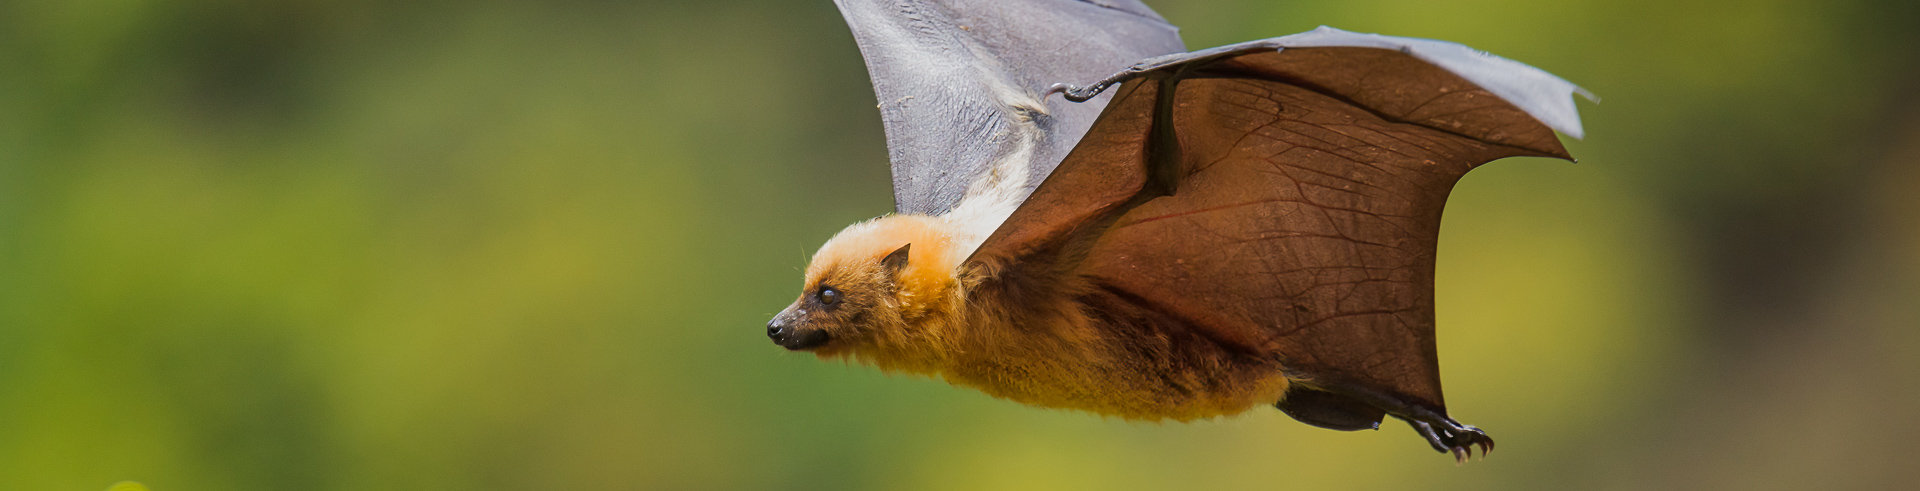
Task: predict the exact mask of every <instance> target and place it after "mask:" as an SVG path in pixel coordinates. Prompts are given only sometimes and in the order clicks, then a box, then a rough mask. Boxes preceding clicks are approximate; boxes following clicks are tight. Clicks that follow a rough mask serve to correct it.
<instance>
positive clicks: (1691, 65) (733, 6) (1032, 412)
mask: <svg viewBox="0 0 1920 491" xmlns="http://www.w3.org/2000/svg"><path fill="white" fill-rule="evenodd" d="M1150 4H1151V5H1153V6H1154V7H1155V8H1157V9H1159V11H1160V12H1161V13H1162V14H1164V15H1165V16H1166V17H1167V18H1168V19H1170V20H1172V21H1173V22H1174V23H1176V24H1179V25H1181V26H1183V27H1184V28H1185V30H1184V35H1185V37H1186V40H1187V43H1188V45H1189V47H1192V48H1202V47H1209V46H1215V45H1220V44H1225V43H1229V42H1237V41H1243V40H1248V39H1255V38H1261V37H1269V36H1275V35H1280V34H1287V33H1293V32H1299V31H1303V30H1307V29H1310V28H1313V27H1314V26H1317V25H1321V24H1326V25H1332V26H1335V27H1340V28H1343V29H1349V30H1355V31H1362V32H1381V33H1388V34H1395V35H1403V36H1417V37H1431V38H1439V39H1447V40H1452V41H1458V42H1462V43H1466V44H1468V45H1471V46H1474V47H1477V48H1481V49H1485V50H1488V51H1491V52H1494V53H1498V54H1501V55H1503V56H1507V57H1510V58H1514V59H1517V60H1521V61H1524V62H1527V63H1530V64H1533V65H1535V66H1539V67H1541V68H1544V69H1547V70H1549V71H1552V72H1554V73H1557V74H1559V75H1561V76H1563V77H1565V78H1567V79H1569V80H1572V81H1574V82H1576V83H1579V84H1582V85H1584V86H1585V87H1587V88H1589V89H1591V90H1592V91H1594V92H1596V93H1599V94H1600V95H1602V96H1604V97H1605V100H1604V102H1603V103H1601V104H1598V105H1594V104H1588V103H1586V102H1581V103H1580V104H1581V110H1582V111H1583V112H1584V113H1585V116H1586V122H1587V128H1588V134H1589V135H1590V136H1589V137H1588V139H1587V141H1584V142H1570V146H1571V149H1572V150H1573V152H1574V154H1575V155H1576V156H1578V157H1580V158H1581V163H1579V164H1577V165H1576V164H1567V163H1564V162H1559V161H1550V160H1537V159H1514V160H1510V161H1505V162H1500V163H1496V164H1493V165H1489V166H1487V167H1484V168H1482V169H1480V170H1478V171H1476V172H1474V173H1473V174H1472V175H1470V176H1468V177H1467V179H1466V180H1465V181H1463V182H1462V183H1461V185H1460V186H1459V188H1458V189H1457V190H1456V191H1455V193H1454V195H1453V198H1452V201H1451V203H1450V205H1449V208H1448V214H1447V223H1446V228H1445V232H1444V234H1443V235H1444V236H1443V237H1442V239H1441V251H1440V254H1441V255H1440V266H1439V268H1440V269H1439V309H1440V310H1439V318H1440V331H1441V338H1440V350H1441V352H1442V359H1443V367H1444V375H1445V380H1446V383H1447V389H1448V396H1449V397H1448V399H1449V403H1450V406H1451V409H1452V411H1453V413H1454V415H1455V416H1457V417H1458V418H1460V419H1461V420H1464V421H1467V422H1470V423H1473V424H1476V425H1480V426H1481V427H1483V428H1487V429H1488V430H1489V431H1490V432H1491V433H1492V434H1493V435H1494V436H1495V437H1497V438H1498V439H1499V442H1500V447H1499V451H1497V452H1495V453H1494V454H1493V457H1492V458H1491V459H1490V460H1487V461H1485V462H1475V463H1473V464H1470V465H1467V466H1465V467H1455V466H1454V465H1453V463H1452V461H1451V459H1449V458H1447V457H1445V456H1442V455H1438V454H1435V453H1433V451H1432V450H1431V449H1429V448H1427V446H1426V445H1424V444H1422V443H1421V442H1419V441H1418V440H1417V439H1416V437H1415V435H1414V434H1413V432H1412V431H1411V430H1409V429H1408V428H1406V427H1405V426H1404V425H1399V424H1390V425H1387V426H1386V427H1385V428H1384V429H1382V430H1380V431H1378V432H1362V433H1339V432H1333V431H1326V430H1318V429H1314V428H1310V427H1307V426H1304V425H1301V424H1298V423H1295V422H1293V421H1292V420H1290V419H1288V418H1287V417H1286V416H1284V415H1282V414H1280V413H1279V412H1277V411H1272V410H1255V411H1251V412H1249V413H1247V414H1245V415H1243V416H1240V417H1236V418H1230V419H1224V420H1218V421H1210V422H1202V423H1197V424H1166V425H1159V424H1140V423H1126V422H1121V421H1115V420H1108V419H1102V418H1099V417H1095V416H1089V415H1084V414H1079V413H1069V412H1061V411H1051V410H1041V409H1033V408H1027V407H1022V406H1019V405H1016V404H1014V403H1010V402H1005V401H1000V400H995V399H992V398H989V397H987V396H984V395H981V394H979V393H976V392H973V391H968V390H962V389H956V388H953V387H950V386H948V385H946V384H944V383H941V382H938V381H933V380H927V379H921V378H914V377H889V376H886V375H882V374H879V373H877V372H875V371H874V370H871V369H868V368H864V367H857V366H846V365H842V364H838V363H822V362H820V361H817V360H815V359H813V357H812V356H808V355H803V354H791V353H786V352H784V351H783V350H781V349H779V348H778V347H775V346H774V345H773V344H772V343H770V342H768V341H767V340H766V337H765V334H764V328H763V326H764V323H765V321H766V319H767V318H768V317H769V315H770V314H772V313H773V312H775V311H777V310H778V309H780V308H781V307H782V306H784V305H785V304H786V303H787V302H789V301H790V300H791V299H792V297H793V296H794V295H795V294H796V293H797V290H798V288H797V287H798V285H799V282H800V274H799V271H798V268H799V267H800V266H802V265H803V264H804V260H805V256H806V255H807V254H809V253H810V252H811V251H812V249H813V248H814V247H817V246H818V245H819V244H820V243H821V242H823V241H824V240H825V239H826V238H827V237H828V236H829V235H830V234H832V233H833V232H834V231H836V230H838V229H839V228H840V227H842V226H845V225H846V224H848V223H851V222H853V221H856V220H860V219H864V218H868V217H872V216H875V215H879V214H882V213H885V212H887V211H888V210H889V207H890V204H891V199H890V196H889V192H888V178H887V174H886V165H885V159H886V152H885V149H884V146H883V142H882V134H881V129H880V125H879V120H878V117H877V116H878V114H877V111H876V110H875V109H874V106H873V95H872V93H871V92H870V89H869V87H868V85H867V79H866V73H865V71H864V68H863V65H862V63H861V61H860V58H859V54H858V52H857V51H856V49H855V47H854V44H853V41H852V38H851V36H850V35H849V34H848V32H847V29H846V27H845V26H844V25H843V24H842V21H841V19H840V17H839V14H838V13H837V12H836V11H835V10H834V9H833V7H832V5H831V3H830V2H828V1H826V0H806V1H793V0H764V1H735V0H707V1H687V2H672V3H669V2H621V1H612V0H561V1H551V0H550V1H538V2H536V1H460V2H455V1H445V0H432V1H418V2H374V1H370V0H328V1H319V0H291V1H279V2H264V1H259V2H248V1H241V0H176V1H170V2H159V1H150V0H12V1H7V2H0V490H16V489H18V490H85V491H94V490H100V489H105V488H106V487H107V486H109V485H111V484H113V483H115V482H119V481H123V480H136V481H141V482H143V483H145V484H147V485H148V486H150V487H151V488H152V489H154V490H156V491H188V490H264V489H273V490H386V489H393V490H431V489H460V490H473V489H509V490H517V489H537V490H548V489H568V490H597V489H835V490H838V489H907V490H911V489H956V490H957V489H1102V490H1106V489H1294V488H1297V489H1315V490H1340V489H1408V488H1413V489H1716V488H1717V489H1892V488H1896V487H1903V486H1913V485H1915V483H1920V466H1915V465H1912V464H1910V463H1908V462H1907V460H1908V459H1907V458H1906V457H1907V454H1905V452H1907V451H1911V448H1912V447H1913V445H1914V443H1915V442H1916V440H1920V419H1916V418H1915V417H1914V415H1915V414H1920V96H1916V93H1920V29H1916V28H1915V26H1917V25H1920V2H1913V1H1911V0H1880V1H1875V0H1835V1H1816V0H1743V1H1733V0H1699V1H1682V2H1674V1H1668V0H1629V1H1597V0H1575V1H1566V2H1539V1H1522V0H1471V1H1462V2H1444V3H1443V2H1424V1H1417V0H1344V1H1331V0H1328V1H1252V0H1182V1H1175V0H1157V1H1150Z"/></svg>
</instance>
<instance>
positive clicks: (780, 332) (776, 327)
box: [767, 318, 787, 343]
mask: <svg viewBox="0 0 1920 491" xmlns="http://www.w3.org/2000/svg"><path fill="white" fill-rule="evenodd" d="M786 335H787V326H786V325H784V324H781V323H780V319H778V318H776V319H774V320H770V321H767V337H768V338H772V339H773V342H775V343H778V342H780V338H782V337H786Z"/></svg>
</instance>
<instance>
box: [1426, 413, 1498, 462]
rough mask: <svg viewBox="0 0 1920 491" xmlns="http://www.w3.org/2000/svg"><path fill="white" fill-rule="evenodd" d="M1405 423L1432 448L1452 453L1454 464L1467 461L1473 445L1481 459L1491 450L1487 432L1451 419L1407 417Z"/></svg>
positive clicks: (1491, 438)
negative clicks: (1431, 421) (1416, 418)
mask: <svg viewBox="0 0 1920 491" xmlns="http://www.w3.org/2000/svg"><path fill="white" fill-rule="evenodd" d="M1407 424H1409V425H1412V426H1413V430H1414V431H1416V432H1419V433H1420V436H1421V437H1423V438H1426V439H1427V443H1428V444H1431V445H1433V449H1434V450H1436V451H1439V452H1440V453H1451V454H1453V460H1454V463H1455V464H1465V463H1467V459H1470V458H1472V457H1473V448H1474V447H1480V459H1481V460H1485V459H1486V458H1487V453H1489V452H1492V451H1493V437H1489V436H1487V432H1485V431H1481V430H1480V429H1479V428H1475V427H1472V426H1469V425H1463V424H1460V423H1459V422H1457V421H1454V420H1452V419H1448V418H1440V420H1439V421H1435V422H1433V423H1428V422H1426V421H1418V420H1411V419H1409V420H1407Z"/></svg>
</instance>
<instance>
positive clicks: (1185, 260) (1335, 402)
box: [767, 0, 1581, 461]
mask: <svg viewBox="0 0 1920 491" xmlns="http://www.w3.org/2000/svg"><path fill="white" fill-rule="evenodd" d="M836 3H837V4H838V5H839V7H840V10H841V12H842V14H843V15H844V16H845V17H846V20H847V23H848V24H849V25H850V26H851V27H852V28H853V33H854V38H855V40H856V41H857V42H858V44H859V46H860V50H861V53H862V54H863V56H864V57H865V58H866V61H867V67H868V70H869V72H870V74H871V75H872V78H873V84H874V89H875V92H876V94H877V95H878V96H879V100H880V112H881V115H882V117H883V118H884V119H885V128H886V133H887V143H888V148H889V150H890V157H891V160H892V165H893V190H894V203H895V211H896V213H895V214H892V215H888V216H883V217H880V218H876V219H873V220H870V221H867V222H863V223H858V224H854V225H852V226H850V227H848V228H847V229H846V230H844V231H841V232H840V233H839V234H837V235H835V236H834V237H833V238H832V239H831V240H829V241H828V242H827V243H826V245H825V246H823V247H821V249H820V250H819V252H818V253H817V254H816V255H815V256H814V257H813V259H812V262H811V264H809V265H808V266H807V269H806V274H805V276H806V277H805V283H804V285H803V288H802V293H801V295H800V298H799V299H798V300H796V301H794V303H793V304H792V305H790V306H788V307H787V308H786V309H785V310H783V311H781V312H780V313H779V314H778V315H777V316H775V317H774V318H773V320H772V321H771V322H769V323H768V324H767V334H768V336H769V337H771V338H773V340H774V341H775V342H776V343H778V344H779V345H781V346H783V347H785V348H787V349H789V350H804V351H811V352H812V353H814V354H816V355H818V356H820V357H822V358H829V359H833V358H840V359H851V360H855V361H858V362H862V363H867V364H871V365H875V366H877V367H879V368H880V369H882V370H887V371H894V372H906V373H916V374H926V375H932V376H937V377H941V378H944V379H945V380H947V381H949V382H950V383H953V384H955V385H960V386H966V387H972V388H975V389H979V390H981V391H983V392H986V393H988V394H991V395H993V396H996V397H1002V398H1006V399H1011V400H1014V401H1019V402H1022V403H1026V404H1032V405H1037V406H1044V407H1057V408H1071V409H1078V410H1085V411H1090V412H1094V413H1099V414H1105V415H1114V416H1119V417H1123V418H1128V419H1141V420H1165V419H1172V420H1182V421H1184V420H1193V419H1198V418H1208V417H1214V416H1221V415H1230V414H1236V413H1240V412H1243V411H1245V410H1247V409H1249V408H1251V407H1254V406H1259V405H1273V406H1276V407H1278V408H1279V409H1280V410H1281V411H1283V412H1285V413H1286V414H1287V415H1289V416H1291V417H1293V418H1294V419H1297V420H1299V421H1301V422H1304V423H1307V424H1310V425H1314V426H1319V427H1324V428H1331V429H1336V430H1347V431H1352V430H1360V429H1375V428H1378V427H1379V424H1380V422H1381V421H1382V420H1383V418H1384V417H1385V416H1387V415H1392V416H1393V417H1395V418H1398V419H1401V420H1405V421H1406V422H1408V423H1409V424H1410V425H1412V426H1413V428H1414V430H1415V431H1416V432H1418V433H1419V434H1420V435H1421V436H1422V437H1423V438H1425V439H1426V441H1427V442H1428V443H1429V444H1431V445H1432V446H1433V448H1434V449H1436V450H1438V451H1440V452H1443V453H1452V454H1453V455H1454V456H1455V458H1456V459H1459V460H1461V461H1465V460H1466V458H1468V457H1469V456H1471V455H1472V453H1473V451H1472V447H1475V446H1478V447H1479V448H1480V452H1481V453H1482V454H1483V455H1484V454H1485V453H1486V452H1487V451H1490V450H1492V448H1493V440H1492V439H1491V438H1489V437H1488V436H1487V434H1486V433H1485V432H1483V431H1481V430H1479V429H1477V428H1475V427H1473V426H1468V425H1465V424H1461V423H1460V422H1458V421H1455V420H1454V419H1453V418H1451V417H1449V416H1448V414H1447V410H1446V405H1445V401H1444V399H1443V398H1442V397H1441V393H1440V370H1439V362H1438V358H1437V354H1436V347H1435V344H1434V314H1433V275H1434V254H1435V242H1436V241H1437V240H1438V234H1439V227H1440V216H1441V208H1442V206H1443V205H1445V203H1446V199H1447V193H1448V191H1449V190H1450V189H1451V188H1452V187H1453V185H1454V183H1455V182H1456V181H1458V180H1459V179H1460V177H1461V176H1463V175H1465V174H1466V172H1467V171H1469V170H1471V169H1473V168H1474V167H1476V166H1479V165H1480V164H1484V163H1486V162H1489V161H1492V160H1495V159H1500V158H1503V157H1511V156H1536V157H1557V158H1560V159H1567V160H1571V157H1570V156H1569V155H1568V154H1567V151H1566V149H1565V148H1563V147H1562V146H1561V144H1560V141H1559V139H1558V137H1557V136H1555V134H1554V130H1559V131H1561V132H1563V133H1566V134H1568V135H1570V136H1574V137H1576V138H1577V137H1579V136H1580V134H1581V128H1580V122H1579V117H1578V115H1577V114H1576V112H1575V109H1574V106H1573V99H1572V94H1573V93H1575V92H1580V89H1578V88H1577V87H1575V86H1573V85H1572V84H1570V83H1567V82H1566V81H1564V80H1561V79H1559V78H1557V77H1554V76H1553V75H1551V74H1548V73H1546V72H1544V71H1541V70H1539V69H1535V68H1533V67H1529V66H1527V65H1524V64H1520V63H1518V62H1514V61H1510V60H1506V59H1503V58H1499V57H1496V56H1493V55H1489V54H1486V53H1483V52H1479V51H1475V50H1472V49H1470V48H1467V47H1465V46H1461V45H1458V44H1452V43H1446V42H1441V41H1432V40H1423V39H1410V38H1398V37H1387V36H1380V35H1373V34H1356V33H1350V32H1346V31H1341V30H1337V29H1332V28H1325V27H1322V28H1320V29H1317V30H1314V31H1310V32H1306V33H1301V34H1295V35H1291V36H1284V37H1278V38H1271V39H1265V40H1260V41H1253V42H1248V43H1242V44H1235V45H1229V46H1222V47H1218V48H1213V49H1207V50H1201V51H1194V52H1185V48H1184V47H1183V45H1182V43H1181V41H1180V39H1179V36H1178V35H1177V34H1176V30H1175V28H1174V27H1173V26H1171V25H1169V24H1168V23H1167V22H1166V21H1165V20H1163V19H1162V18H1160V17H1159V15H1158V14H1155V13H1154V12H1153V11H1152V10H1150V9H1148V8H1147V7H1146V6H1145V5H1142V4H1140V3H1139V2H1138V1H1136V0H1077V1H1076V0H1021V1H1008V0H836ZM1076 83H1077V84H1084V85H1072V84H1076ZM1056 94H1057V95H1059V96H1058V97H1055V95H1056Z"/></svg>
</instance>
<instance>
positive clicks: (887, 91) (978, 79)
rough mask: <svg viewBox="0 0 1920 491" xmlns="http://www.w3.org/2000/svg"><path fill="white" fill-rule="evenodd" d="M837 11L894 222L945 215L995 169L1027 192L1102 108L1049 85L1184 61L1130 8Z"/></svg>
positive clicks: (1075, 4)
mask: <svg viewBox="0 0 1920 491" xmlns="http://www.w3.org/2000/svg"><path fill="white" fill-rule="evenodd" d="M834 3H835V4H836V5H838V6H839V7H840V13H841V15H842V16H844V17H846V20H847V25H848V26H850V27H851V28H852V29H853V35H854V39H855V41H857V42H858V43H859V45H860V53H861V55H862V56H863V57H864V58H865V59H866V62H867V71H868V74H869V75H870V76H871V77H872V78H873V87H874V93H875V95H876V96H877V97H878V99H879V102H880V104H879V108H880V115H881V118H882V121H883V122H884V124H885V127H886V132H887V150H888V156H889V159H890V160H891V161H892V166H893V196H894V209H895V211H897V212H900V213H921V214H929V215H939V214H944V213H946V212H947V211H949V210H951V209H952V208H953V207H954V206H955V205H957V204H958V203H959V202H960V200H961V198H963V197H965V196H966V193H967V191H968V190H969V189H970V188H973V187H974V186H975V183H976V182H977V181H981V180H982V179H985V178H987V177H988V176H992V175H994V173H995V172H996V169H999V172H1000V173H1001V174H1011V175H1002V176H1000V177H1002V178H1008V179H1015V180H1016V181H1015V184H1019V185H1021V186H1022V187H1023V188H1024V189H1023V192H1031V191H1032V189H1033V187H1035V186H1038V185H1039V183H1040V181H1042V180H1044V179H1045V178H1046V176H1047V174H1049V173H1051V172H1052V171H1053V168H1054V167H1055V166H1057V165H1059V163H1060V160H1061V159H1063V158H1065V157H1066V154H1067V152H1068V151H1070V150H1072V149H1073V146H1074V145H1075V144H1076V143H1078V142H1079V141H1080V137H1081V136H1082V135H1085V134H1086V132H1087V129H1088V128H1089V127H1091V126H1092V125H1093V121H1094V119H1095V118H1097V117H1098V116H1099V115H1100V111H1101V110H1102V109H1104V108H1105V107H1106V102H1107V98H1106V96H1095V97H1093V98H1092V99H1091V100H1089V101H1088V102H1086V103H1081V104H1076V103H1072V102H1068V101H1066V100H1063V99H1059V98H1051V99H1049V98H1047V97H1046V94H1047V90H1048V88H1049V87H1050V86H1052V85H1053V84H1056V83H1060V82H1076V81H1088V80H1097V79H1099V78H1100V77H1105V76H1107V75H1109V74H1112V73H1114V72H1116V71H1120V70H1122V69H1124V68H1126V67H1128V66H1130V65H1133V64H1135V63H1136V62H1139V61H1140V60H1144V59H1148V58H1152V57H1156V56H1161V55H1166V54H1170V53H1179V52H1182V51H1185V50H1186V48H1185V46H1184V45H1183V44H1182V43H1181V41H1180V37H1179V34H1178V31H1177V29H1175V28H1174V27H1173V26H1172V25H1170V24H1168V23H1167V22H1166V20H1164V19H1162V18H1160V16H1159V15H1157V14H1155V13H1153V11H1152V10H1151V9H1148V8H1147V7H1146V6H1145V5H1142V4H1140V3H1139V1H1138V0H835V1H834ZM1023 196H1024V194H1023Z"/></svg>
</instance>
